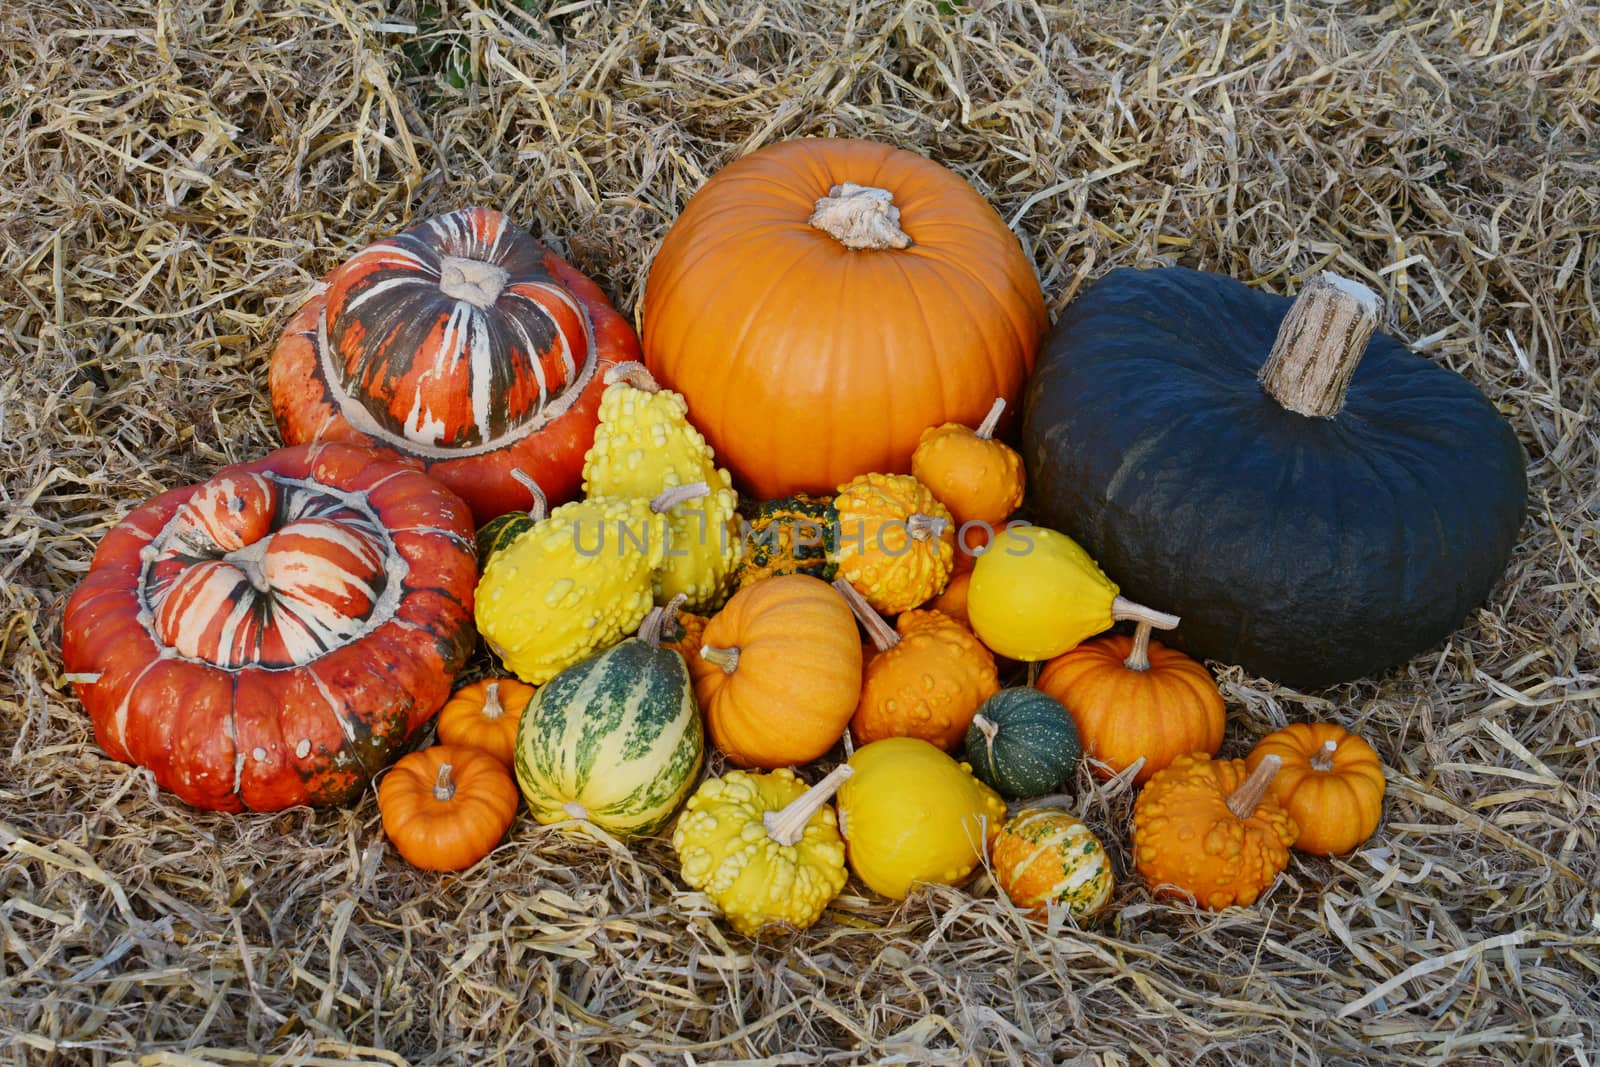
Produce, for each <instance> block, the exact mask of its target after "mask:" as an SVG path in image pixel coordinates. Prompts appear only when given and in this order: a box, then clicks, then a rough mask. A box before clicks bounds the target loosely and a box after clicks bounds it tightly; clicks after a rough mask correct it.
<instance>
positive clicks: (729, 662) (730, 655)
mask: <svg viewBox="0 0 1600 1067" xmlns="http://www.w3.org/2000/svg"><path fill="white" fill-rule="evenodd" d="M700 658H701V659H703V660H705V661H706V662H707V663H710V664H713V665H715V666H718V667H721V668H722V673H723V674H732V673H733V672H734V671H736V670H738V669H739V646H738V645H734V646H733V647H732V648H718V647H717V646H716V645H701V646H700Z"/></svg>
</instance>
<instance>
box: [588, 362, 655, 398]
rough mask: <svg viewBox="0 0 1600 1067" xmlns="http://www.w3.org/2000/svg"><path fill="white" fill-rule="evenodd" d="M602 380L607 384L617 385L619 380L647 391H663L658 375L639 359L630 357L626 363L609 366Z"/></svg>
mask: <svg viewBox="0 0 1600 1067" xmlns="http://www.w3.org/2000/svg"><path fill="white" fill-rule="evenodd" d="M601 381H602V382H604V383H605V384H606V385H616V384H617V383H618V382H627V383H628V384H629V385H631V386H633V387H634V388H635V389H638V390H640V391H641V392H645V393H659V392H661V383H660V382H658V381H656V376H655V375H653V374H651V373H650V369H649V368H648V367H646V366H645V365H644V364H643V363H640V362H639V361H638V360H632V359H630V360H629V361H628V362H626V363H618V364H617V365H616V366H614V367H610V368H607V370H606V373H605V375H604V376H603V377H602V378H601Z"/></svg>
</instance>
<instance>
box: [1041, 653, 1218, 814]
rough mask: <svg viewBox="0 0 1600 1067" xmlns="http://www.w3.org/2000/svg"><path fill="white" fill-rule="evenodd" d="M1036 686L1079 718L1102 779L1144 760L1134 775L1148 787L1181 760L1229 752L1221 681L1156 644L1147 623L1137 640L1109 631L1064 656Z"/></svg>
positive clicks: (1087, 751)
mask: <svg viewBox="0 0 1600 1067" xmlns="http://www.w3.org/2000/svg"><path fill="white" fill-rule="evenodd" d="M1036 686H1037V688H1039V689H1042V690H1043V691H1044V692H1046V693H1049V694H1050V695H1051V696H1053V697H1055V698H1056V699H1057V700H1059V701H1061V703H1063V704H1065V705H1066V707H1067V710H1068V711H1069V712H1071V713H1072V719H1073V721H1074V722H1076V723H1077V724H1078V733H1079V735H1080V736H1081V737H1082V739H1083V752H1084V755H1085V756H1087V757H1088V758H1089V761H1090V762H1089V766H1090V768H1091V769H1092V770H1093V771H1094V773H1095V774H1096V775H1098V776H1099V777H1101V778H1110V777H1111V776H1112V775H1114V774H1118V773H1120V772H1122V771H1124V770H1126V769H1127V768H1129V767H1131V766H1133V764H1134V762H1135V761H1137V760H1138V759H1140V758H1141V757H1143V759H1144V767H1143V768H1141V769H1140V771H1139V773H1138V774H1137V775H1136V776H1135V777H1134V781H1135V782H1136V783H1139V784H1141V785H1142V784H1143V783H1145V782H1148V781H1149V780H1150V779H1151V777H1152V776H1154V775H1155V774H1156V772H1157V771H1161V770H1164V769H1166V768H1167V767H1169V766H1171V764H1172V761H1173V760H1175V759H1177V758H1178V757H1179V756H1184V755H1188V754H1189V753H1192V752H1204V753H1205V754H1207V755H1212V756H1214V755H1216V753H1217V750H1218V749H1220V748H1221V747H1222V730H1223V724H1224V721H1225V717H1226V716H1225V708H1224V706H1223V703H1222V694H1221V693H1220V692H1218V691H1217V683H1216V682H1214V681H1212V679H1211V674H1210V673H1209V672H1208V671H1207V670H1206V669H1205V667H1204V666H1203V665H1202V664H1199V663H1196V662H1195V661H1194V660H1192V659H1190V658H1189V657H1188V656H1185V655H1184V654H1183V653H1181V652H1178V651H1176V650H1174V649H1170V648H1167V647H1166V646H1164V645H1162V644H1161V643H1160V642H1158V641H1152V640H1150V626H1149V624H1148V623H1141V624H1140V625H1139V628H1138V631H1137V632H1136V633H1135V635H1134V636H1133V637H1131V638H1130V637H1127V636H1125V635H1123V634H1108V635H1106V636H1105V637H1098V638H1096V639H1094V640H1093V641H1085V642H1084V643H1083V644H1081V645H1079V646H1077V647H1076V648H1074V649H1072V650H1071V651H1070V652H1065V653H1063V654H1062V655H1059V656H1057V657H1056V658H1055V659H1053V660H1051V661H1049V662H1048V663H1046V664H1045V667H1044V670H1043V671H1041V672H1040V673H1039V679H1038V682H1037V683H1036Z"/></svg>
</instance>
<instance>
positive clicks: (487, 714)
mask: <svg viewBox="0 0 1600 1067" xmlns="http://www.w3.org/2000/svg"><path fill="white" fill-rule="evenodd" d="M505 713H506V706H505V705H504V704H502V703H500V683H499V682H490V683H489V685H488V688H486V689H484V691H483V717H484V718H485V719H488V720H489V721H490V722H493V721H494V720H495V719H498V718H500V716H502V715H504V714H505Z"/></svg>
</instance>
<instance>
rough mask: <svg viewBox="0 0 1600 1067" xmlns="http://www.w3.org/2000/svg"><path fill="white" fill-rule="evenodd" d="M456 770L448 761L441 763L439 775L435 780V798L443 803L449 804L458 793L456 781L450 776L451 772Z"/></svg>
mask: <svg viewBox="0 0 1600 1067" xmlns="http://www.w3.org/2000/svg"><path fill="white" fill-rule="evenodd" d="M453 770H455V768H454V767H452V766H450V764H448V763H441V764H439V776H438V777H437V778H435V779H434V780H433V799H435V800H437V801H438V802H439V803H441V804H448V803H449V802H450V801H451V800H452V799H454V798H455V795H456V783H455V781H454V780H452V779H451V777H450V772H451V771H453Z"/></svg>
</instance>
